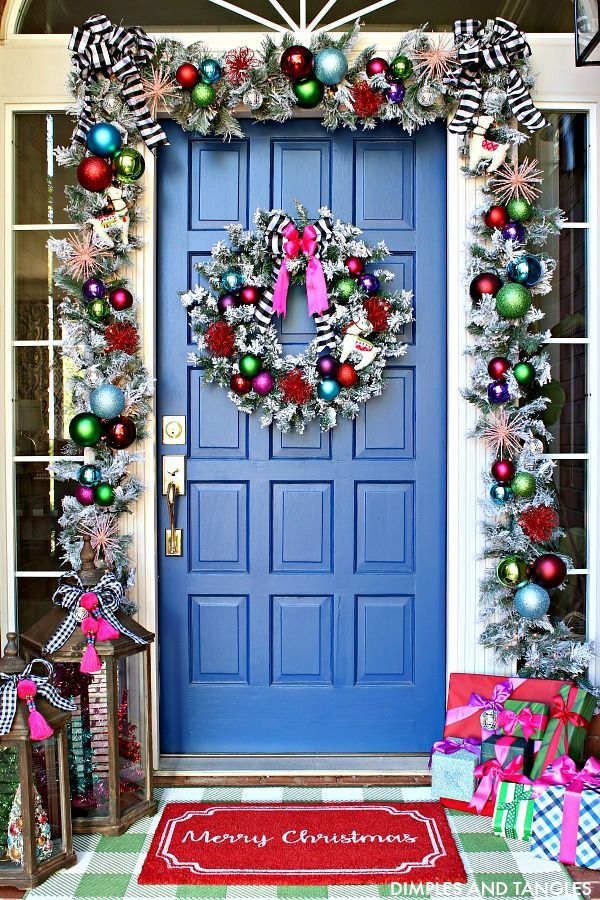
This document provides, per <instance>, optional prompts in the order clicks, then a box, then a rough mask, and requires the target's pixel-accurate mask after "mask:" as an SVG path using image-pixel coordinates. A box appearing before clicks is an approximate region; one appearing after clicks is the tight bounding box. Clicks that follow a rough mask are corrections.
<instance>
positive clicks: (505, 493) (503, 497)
mask: <svg viewBox="0 0 600 900" xmlns="http://www.w3.org/2000/svg"><path fill="white" fill-rule="evenodd" d="M512 495H513V492H512V488H511V486H510V485H509V484H500V483H499V482H498V481H494V483H493V484H492V486H491V488H490V500H491V501H492V503H495V504H496V506H502V505H503V504H504V503H508V502H509V501H510V500H512Z"/></svg>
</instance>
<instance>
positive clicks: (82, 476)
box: [77, 464, 102, 487]
mask: <svg viewBox="0 0 600 900" xmlns="http://www.w3.org/2000/svg"><path fill="white" fill-rule="evenodd" d="M101 477H102V473H101V472H100V467H99V466H93V465H91V464H89V465H86V466H82V467H81V468H80V470H79V472H78V474H77V480H78V481H79V484H83V485H84V487H94V486H95V485H97V484H100V479H101Z"/></svg>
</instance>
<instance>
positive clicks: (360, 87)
mask: <svg viewBox="0 0 600 900" xmlns="http://www.w3.org/2000/svg"><path fill="white" fill-rule="evenodd" d="M350 98H351V101H352V109H353V110H354V112H355V113H356V115H357V116H358V117H359V119H371V118H372V117H373V116H376V115H377V113H378V112H379V110H380V108H381V106H382V105H383V102H384V100H385V97H384V96H383V94H382V93H381V91H374V90H373V88H372V87H371V85H370V84H369V82H368V81H357V82H356V83H355V84H354V85H353V86H352V90H351V91H350Z"/></svg>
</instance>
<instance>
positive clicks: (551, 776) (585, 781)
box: [535, 756, 600, 865]
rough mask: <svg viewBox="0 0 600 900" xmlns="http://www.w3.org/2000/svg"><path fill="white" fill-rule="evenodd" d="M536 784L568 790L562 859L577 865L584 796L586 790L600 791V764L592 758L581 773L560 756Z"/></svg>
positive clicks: (569, 760)
mask: <svg viewBox="0 0 600 900" xmlns="http://www.w3.org/2000/svg"><path fill="white" fill-rule="evenodd" d="M535 784H536V785H544V787H551V786H553V785H561V786H564V787H565V799H564V802H563V814H562V828H561V832H560V851H559V856H558V858H559V860H560V861H561V862H563V863H567V865H573V863H574V862H575V856H576V854H577V832H578V830H579V809H580V806H581V794H582V792H583V790H584V789H585V788H586V787H593V788H600V762H599V761H598V760H597V759H594V757H591V758H590V759H588V761H587V762H586V764H585V765H584V767H583V769H581V771H579V770H578V768H577V766H576V765H575V763H574V762H573V760H572V759H570V757H568V756H559V757H558V759H555V760H554V762H553V763H551V764H550V765H549V766H548V768H547V769H546V771H545V772H544V774H543V775H541V776H540V777H539V778H538V779H537V781H536V782H535Z"/></svg>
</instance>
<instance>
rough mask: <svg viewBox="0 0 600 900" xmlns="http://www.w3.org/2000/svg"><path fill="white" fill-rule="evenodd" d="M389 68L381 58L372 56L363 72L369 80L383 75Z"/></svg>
mask: <svg viewBox="0 0 600 900" xmlns="http://www.w3.org/2000/svg"><path fill="white" fill-rule="evenodd" d="M389 67H390V64H389V63H388V62H387V61H386V60H385V59H383V57H382V56H374V57H373V59H370V60H369V62H368V63H367V65H366V67H365V72H366V73H367V75H368V76H369V78H372V77H373V75H385V73H386V72H387V70H388V69H389Z"/></svg>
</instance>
